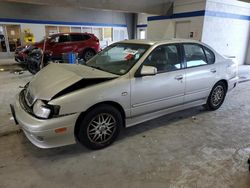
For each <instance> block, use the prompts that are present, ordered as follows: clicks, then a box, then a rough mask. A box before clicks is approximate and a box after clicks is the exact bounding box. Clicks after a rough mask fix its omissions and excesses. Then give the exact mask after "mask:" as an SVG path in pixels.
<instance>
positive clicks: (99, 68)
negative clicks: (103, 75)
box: [88, 65, 104, 71]
mask: <svg viewBox="0 0 250 188" xmlns="http://www.w3.org/2000/svg"><path fill="white" fill-rule="evenodd" d="M88 66H90V67H91V68H94V69H98V70H101V71H104V70H103V69H102V68H101V67H96V66H93V65H88Z"/></svg>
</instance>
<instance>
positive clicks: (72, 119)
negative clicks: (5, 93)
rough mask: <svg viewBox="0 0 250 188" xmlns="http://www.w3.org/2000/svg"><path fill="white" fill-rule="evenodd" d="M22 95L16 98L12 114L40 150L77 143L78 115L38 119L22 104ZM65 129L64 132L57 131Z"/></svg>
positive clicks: (12, 106)
mask: <svg viewBox="0 0 250 188" xmlns="http://www.w3.org/2000/svg"><path fill="white" fill-rule="evenodd" d="M20 103H22V101H21V100H20V95H18V96H17V97H16V101H15V104H14V105H11V112H12V115H13V118H14V120H15V122H16V123H17V124H18V125H19V126H20V128H21V129H22V130H23V132H24V133H25V135H26V137H27V138H28V139H29V140H30V141H31V142H32V143H33V144H34V145H36V146H37V147H39V148H53V147H59V146H64V145H69V144H74V143H76V140H75V136H74V127H75V123H76V120H77V118H78V116H79V114H78V113H76V114H70V115H67V116H61V117H56V118H51V119H38V118H36V117H34V116H32V115H31V114H29V113H28V112H27V111H26V110H25V109H24V108H23V106H22V105H21V104H20ZM61 128H63V129H64V130H65V131H64V132H58V131H56V130H58V129H61Z"/></svg>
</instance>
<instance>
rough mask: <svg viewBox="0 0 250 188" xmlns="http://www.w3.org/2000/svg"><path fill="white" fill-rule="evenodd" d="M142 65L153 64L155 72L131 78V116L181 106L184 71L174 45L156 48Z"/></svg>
mask: <svg viewBox="0 0 250 188" xmlns="http://www.w3.org/2000/svg"><path fill="white" fill-rule="evenodd" d="M143 65H146V66H154V67H156V68H157V74H156V75H153V76H143V77H135V78H133V79H131V105H132V107H131V115H132V116H138V115H143V114H147V113H150V112H156V111H159V110H163V109H167V108H170V107H174V106H177V105H182V104H183V100H184V89H185V70H183V69H182V63H181V58H180V49H179V46H178V45H175V44H171V45H162V46H159V47H157V48H156V49H155V50H154V51H153V52H152V53H151V54H150V55H149V56H148V58H147V59H146V60H145V62H144V63H143Z"/></svg>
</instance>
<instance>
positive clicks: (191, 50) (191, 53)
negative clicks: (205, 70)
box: [183, 44, 207, 68]
mask: <svg viewBox="0 0 250 188" xmlns="http://www.w3.org/2000/svg"><path fill="white" fill-rule="evenodd" d="M183 46H184V51H185V59H186V63H187V68H190V67H196V66H201V65H206V64H207V61H206V56H205V54H204V51H203V49H202V47H201V46H199V45H196V44H184V45H183Z"/></svg>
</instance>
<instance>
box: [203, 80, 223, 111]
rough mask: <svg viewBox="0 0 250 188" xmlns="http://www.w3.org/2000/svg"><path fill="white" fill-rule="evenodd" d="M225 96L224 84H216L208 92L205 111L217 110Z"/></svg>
mask: <svg viewBox="0 0 250 188" xmlns="http://www.w3.org/2000/svg"><path fill="white" fill-rule="evenodd" d="M226 94H227V87H226V85H225V83H224V82H222V81H220V82H217V83H216V84H215V85H214V87H213V89H212V91H211V92H210V94H209V96H208V99H207V103H206V104H205V105H204V106H205V108H206V109H207V110H217V109H218V108H220V107H221V105H222V104H223V102H224V100H225V97H226Z"/></svg>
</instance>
